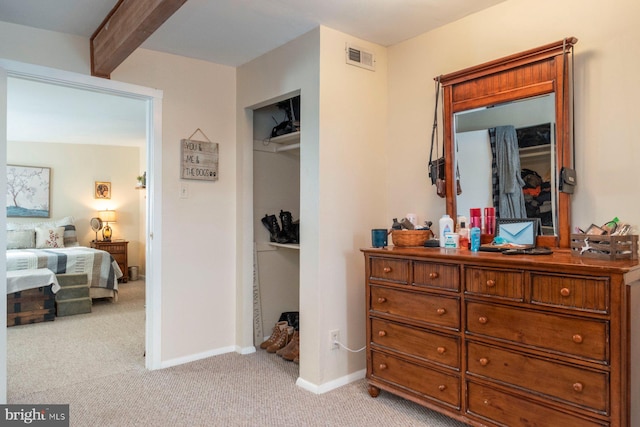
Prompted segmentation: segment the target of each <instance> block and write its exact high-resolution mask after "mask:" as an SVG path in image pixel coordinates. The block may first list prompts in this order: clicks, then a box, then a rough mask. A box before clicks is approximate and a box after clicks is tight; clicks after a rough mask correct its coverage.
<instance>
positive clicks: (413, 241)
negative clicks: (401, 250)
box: [391, 230, 433, 247]
mask: <svg viewBox="0 0 640 427" xmlns="http://www.w3.org/2000/svg"><path fill="white" fill-rule="evenodd" d="M431 237H433V232H432V231H431V230H393V231H392V232H391V241H392V242H393V246H402V247H406V246H424V242H426V241H427V240H429V239H430V238H431Z"/></svg>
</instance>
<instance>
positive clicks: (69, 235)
mask: <svg viewBox="0 0 640 427" xmlns="http://www.w3.org/2000/svg"><path fill="white" fill-rule="evenodd" d="M38 227H41V228H44V227H64V246H65V247H70V246H79V243H78V235H77V233H76V226H75V225H74V219H73V217H72V216H66V217H64V218H62V219H59V220H55V221H45V222H20V223H18V222H8V223H7V230H31V231H34V230H35V229H36V228H38Z"/></svg>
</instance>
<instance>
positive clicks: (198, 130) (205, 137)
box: [188, 128, 211, 142]
mask: <svg viewBox="0 0 640 427" xmlns="http://www.w3.org/2000/svg"><path fill="white" fill-rule="evenodd" d="M198 132H200V133H201V134H202V136H204V139H206V140H207V142H211V140H210V139H209V138H207V135H205V134H204V132H202V130H201V129H200V128H198V129H196V130H195V132H193V133H192V134H191V136H190V137H189V138H188V139H189V140H191V138H193V135H195V134H196V133H198Z"/></svg>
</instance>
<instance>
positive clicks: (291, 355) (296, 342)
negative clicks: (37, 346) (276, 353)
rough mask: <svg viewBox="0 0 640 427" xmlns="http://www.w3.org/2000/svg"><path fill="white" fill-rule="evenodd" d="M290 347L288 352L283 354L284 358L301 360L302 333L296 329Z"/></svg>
mask: <svg viewBox="0 0 640 427" xmlns="http://www.w3.org/2000/svg"><path fill="white" fill-rule="evenodd" d="M287 348H288V349H289V350H288V351H287V352H285V353H283V354H282V358H283V359H284V360H288V361H295V360H296V359H298V360H299V357H300V333H299V332H298V331H296V333H295V334H294V335H293V337H292V338H291V345H290V346H287Z"/></svg>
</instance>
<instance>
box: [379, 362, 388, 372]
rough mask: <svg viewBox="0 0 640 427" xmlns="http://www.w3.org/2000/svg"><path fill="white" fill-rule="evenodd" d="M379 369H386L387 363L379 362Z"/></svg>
mask: <svg viewBox="0 0 640 427" xmlns="http://www.w3.org/2000/svg"><path fill="white" fill-rule="evenodd" d="M380 369H381V370H383V371H384V370H385V369H387V364H386V363H381V364H380Z"/></svg>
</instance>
